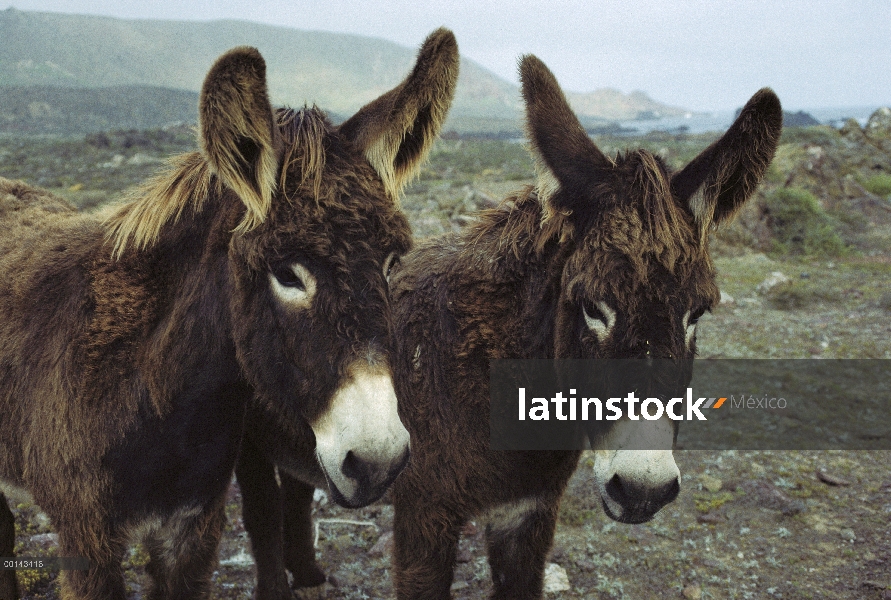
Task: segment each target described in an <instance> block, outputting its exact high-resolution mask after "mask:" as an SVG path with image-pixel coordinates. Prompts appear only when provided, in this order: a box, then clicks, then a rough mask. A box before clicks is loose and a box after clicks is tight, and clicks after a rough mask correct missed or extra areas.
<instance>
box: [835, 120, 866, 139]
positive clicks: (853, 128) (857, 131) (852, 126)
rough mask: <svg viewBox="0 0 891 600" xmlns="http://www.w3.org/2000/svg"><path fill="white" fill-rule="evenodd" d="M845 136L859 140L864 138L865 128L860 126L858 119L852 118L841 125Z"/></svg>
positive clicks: (840, 131)
mask: <svg viewBox="0 0 891 600" xmlns="http://www.w3.org/2000/svg"><path fill="white" fill-rule="evenodd" d="M838 132H839V133H840V134H842V136H843V137H846V138H849V139H852V140H856V141H859V140H861V139H863V129H861V128H860V123H858V122H857V119H854V118H850V119H848V120H847V121H845V124H844V125H842V126H841V129H839V130H838Z"/></svg>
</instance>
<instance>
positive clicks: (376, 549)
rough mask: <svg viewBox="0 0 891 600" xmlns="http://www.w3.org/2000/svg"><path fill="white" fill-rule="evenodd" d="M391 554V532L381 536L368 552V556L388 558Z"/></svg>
mask: <svg viewBox="0 0 891 600" xmlns="http://www.w3.org/2000/svg"><path fill="white" fill-rule="evenodd" d="M392 553H393V532H392V531H388V532H386V533H384V534H382V535H381V536H380V537H379V538H377V541H376V542H375V543H374V546H372V547H371V550H369V551H368V555H369V556H390V555H391V554H392Z"/></svg>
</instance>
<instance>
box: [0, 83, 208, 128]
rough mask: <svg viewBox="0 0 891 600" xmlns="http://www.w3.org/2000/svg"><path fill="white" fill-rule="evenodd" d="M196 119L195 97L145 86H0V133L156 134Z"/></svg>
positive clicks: (185, 93) (179, 91)
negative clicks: (145, 131) (117, 131)
mask: <svg viewBox="0 0 891 600" xmlns="http://www.w3.org/2000/svg"><path fill="white" fill-rule="evenodd" d="M197 119H198V94H197V93H195V92H187V91H184V90H170V89H166V88H157V87H148V86H120V87H111V88H100V89H87V88H61V87H49V86H0V131H2V132H5V133H16V134H59V135H72V134H85V133H93V132H97V131H107V130H109V129H160V128H162V127H166V126H169V125H173V124H177V123H195V122H196V121H197Z"/></svg>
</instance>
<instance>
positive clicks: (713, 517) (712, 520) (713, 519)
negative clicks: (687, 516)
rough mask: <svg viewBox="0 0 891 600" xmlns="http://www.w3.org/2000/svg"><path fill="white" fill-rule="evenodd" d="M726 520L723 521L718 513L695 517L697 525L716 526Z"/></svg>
mask: <svg viewBox="0 0 891 600" xmlns="http://www.w3.org/2000/svg"><path fill="white" fill-rule="evenodd" d="M726 520H727V519H725V518H724V517H723V515H721V514H720V513H713V512H710V513H706V514H704V515H699V516H698V517H696V522H697V523H705V524H706V525H717V524H718V523H723V522H724V521H726Z"/></svg>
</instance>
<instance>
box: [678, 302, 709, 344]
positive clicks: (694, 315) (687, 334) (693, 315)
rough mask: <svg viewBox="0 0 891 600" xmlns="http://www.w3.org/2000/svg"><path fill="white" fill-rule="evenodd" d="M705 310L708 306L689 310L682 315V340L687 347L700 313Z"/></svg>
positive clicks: (694, 333) (700, 316)
mask: <svg viewBox="0 0 891 600" xmlns="http://www.w3.org/2000/svg"><path fill="white" fill-rule="evenodd" d="M707 310H708V307H707V306H703V307H700V308H697V309H696V310H694V311H689V312H687V314H685V315H684V322H683V325H684V329H685V331H684V341H685V342H686V343H687V347H688V348H689V347H690V346H691V343H692V341H693V336H694V335H696V324H697V323H699V319H701V318H702V315H704V314H705V311H707Z"/></svg>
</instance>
